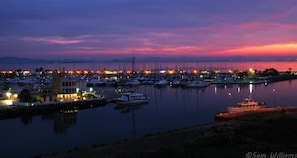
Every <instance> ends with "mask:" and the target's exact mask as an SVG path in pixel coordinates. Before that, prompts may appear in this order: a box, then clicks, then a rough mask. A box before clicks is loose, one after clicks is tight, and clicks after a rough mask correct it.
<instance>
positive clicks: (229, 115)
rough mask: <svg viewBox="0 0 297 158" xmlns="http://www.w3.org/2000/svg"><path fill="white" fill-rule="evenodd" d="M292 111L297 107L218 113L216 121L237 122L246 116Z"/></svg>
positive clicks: (296, 109)
mask: <svg viewBox="0 0 297 158" xmlns="http://www.w3.org/2000/svg"><path fill="white" fill-rule="evenodd" d="M291 111H297V107H293V106H291V107H281V106H277V107H268V108H262V109H258V110H253V111H244V112H226V113H218V114H217V115H216V116H215V119H216V120H236V119H239V118H242V117H245V116H251V115H255V114H261V113H273V112H291Z"/></svg>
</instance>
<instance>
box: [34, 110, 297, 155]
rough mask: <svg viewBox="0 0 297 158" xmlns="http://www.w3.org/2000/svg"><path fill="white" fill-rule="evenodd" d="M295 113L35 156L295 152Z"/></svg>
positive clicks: (251, 117)
mask: <svg viewBox="0 0 297 158" xmlns="http://www.w3.org/2000/svg"><path fill="white" fill-rule="evenodd" d="M296 114H297V112H296V110H288V111H285V110H281V111H272V112H271V111H267V112H261V113H253V114H249V115H242V116H240V117H237V118H236V120H224V121H216V122H214V123H210V124H204V125H199V126H195V127H189V128H184V129H176V130H170V131H166V132H160V133H156V134H151V135H146V136H143V137H139V138H133V139H128V140H122V141H118V142H116V143H114V144H108V145H100V144H93V145H92V146H91V147H88V148H73V149H70V150H68V151H65V152H60V153H53V154H48V155H39V156H37V157H43V158H62V157H63V158H65V157H66V158H80V157H90V158H97V157H108V158H113V157H143V158H147V157H218V156H219V157H227V156H228V157H231V156H232V157H245V155H246V154H248V153H251V152H252V153H258V154H270V153H272V152H280V151H281V152H285V153H294V152H296V149H297V135H296V133H297V127H296V126H294V125H296V124H297V115H296ZM295 154H296V153H295Z"/></svg>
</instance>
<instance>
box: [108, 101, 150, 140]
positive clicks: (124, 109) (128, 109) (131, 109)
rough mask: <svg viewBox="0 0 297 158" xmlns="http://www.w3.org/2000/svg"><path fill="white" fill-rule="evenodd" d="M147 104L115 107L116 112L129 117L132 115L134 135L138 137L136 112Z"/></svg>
mask: <svg viewBox="0 0 297 158" xmlns="http://www.w3.org/2000/svg"><path fill="white" fill-rule="evenodd" d="M145 105H147V104H138V105H127V106H118V105H117V106H115V108H114V110H117V111H120V112H121V113H122V114H125V115H129V114H131V121H132V135H133V136H134V137H136V136H137V133H136V111H137V110H139V109H141V108H142V107H143V106H145Z"/></svg>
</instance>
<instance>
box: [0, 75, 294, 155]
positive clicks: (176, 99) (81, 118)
mask: <svg viewBox="0 0 297 158" xmlns="http://www.w3.org/2000/svg"><path fill="white" fill-rule="evenodd" d="M295 87H297V81H296V80H290V81H282V82H274V83H269V84H268V85H264V84H247V85H246V84H244V85H236V84H229V85H221V84H211V85H209V86H208V87H205V88H198V89H197V88H194V89H193V88H190V89H189V88H182V87H175V88H173V87H170V86H166V87H163V88H156V87H154V85H140V86H137V87H133V90H134V91H136V92H139V93H142V94H146V95H147V96H149V97H150V100H149V102H148V103H147V104H143V105H137V106H127V107H124V108H122V107H121V108H118V107H117V105H116V104H115V103H107V104H106V105H105V106H95V105H100V104H92V105H94V106H95V107H92V108H91V107H88V108H86V109H79V111H78V112H76V113H72V114H71V115H68V114H67V115H65V114H64V113H60V111H57V112H50V113H42V114H38V115H32V116H30V115H24V116H21V117H16V118H11V119H6V120H1V121H0V126H1V129H3V130H1V131H0V134H2V135H5V136H6V137H5V138H3V141H1V142H2V144H1V146H2V148H1V152H2V153H4V156H5V155H14V156H18V155H27V156H35V155H39V154H44V153H53V152H57V151H63V150H64V151H65V150H69V149H73V148H75V147H77V148H83V147H88V146H90V145H92V144H106V143H112V142H115V141H118V140H123V139H126V138H134V137H140V136H144V135H146V134H151V133H158V132H160V131H167V130H172V129H179V128H186V127H190V126H194V125H199V124H205V123H211V122H214V121H215V116H216V114H218V113H220V112H222V113H224V112H227V107H228V106H229V105H235V104H236V103H237V102H239V101H241V100H242V98H245V97H246V96H247V95H248V94H250V93H251V92H252V94H253V98H254V99H255V100H261V101H265V107H266V108H269V107H277V106H282V107H283V106H292V105H294V103H295V102H296V101H295V98H296V96H295V93H293V92H294V91H295V90H296V88H295ZM108 89H109V88H108V87H96V88H95V90H96V91H97V92H98V93H99V92H102V91H106V92H105V94H109V93H107V91H109V90H108ZM264 92H265V93H266V94H267V95H262V94H263V93H264ZM230 93H231V94H232V95H229V94H230ZM116 96H117V97H119V95H116ZM40 127H42V128H40ZM11 131H14V132H11ZM20 131H22V133H26V134H20ZM40 136H43V137H42V138H40ZM18 139H22V140H23V141H21V142H20V141H17V140H18ZM32 140H33V141H32ZM39 140H42V142H43V143H40V142H39ZM5 142H11V143H9V144H7V143H5ZM28 142H30V143H28ZM62 142H63V143H62ZM49 144H59V145H50V146H49ZM24 146H26V148H23V147H24ZM15 147H17V148H20V149H22V150H20V151H19V152H18V153H15V152H14V150H13V149H14V148H15ZM37 151H38V152H37Z"/></svg>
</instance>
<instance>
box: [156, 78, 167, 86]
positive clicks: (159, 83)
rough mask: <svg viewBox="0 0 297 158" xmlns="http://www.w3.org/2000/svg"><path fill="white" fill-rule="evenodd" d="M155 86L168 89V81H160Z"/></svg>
mask: <svg viewBox="0 0 297 158" xmlns="http://www.w3.org/2000/svg"><path fill="white" fill-rule="evenodd" d="M154 85H155V87H166V85H167V81H166V80H159V81H157V82H156V83H155V84H154Z"/></svg>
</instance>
